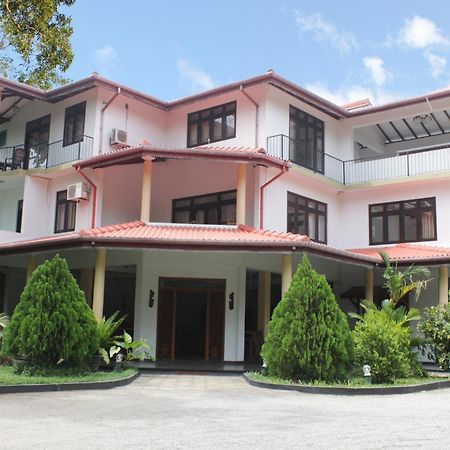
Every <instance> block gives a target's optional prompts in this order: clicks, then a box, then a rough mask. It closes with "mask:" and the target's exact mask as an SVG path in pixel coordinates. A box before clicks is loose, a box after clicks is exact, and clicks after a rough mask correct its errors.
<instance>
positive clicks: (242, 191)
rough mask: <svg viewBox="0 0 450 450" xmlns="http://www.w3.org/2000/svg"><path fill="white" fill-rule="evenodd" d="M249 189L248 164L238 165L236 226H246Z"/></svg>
mask: <svg viewBox="0 0 450 450" xmlns="http://www.w3.org/2000/svg"><path fill="white" fill-rule="evenodd" d="M246 188H247V164H238V172H237V195H236V224H237V225H242V224H245V199H246V195H247V194H246Z"/></svg>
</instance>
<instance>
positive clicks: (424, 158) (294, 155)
mask: <svg viewBox="0 0 450 450" xmlns="http://www.w3.org/2000/svg"><path fill="white" fill-rule="evenodd" d="M300 145H303V144H301V143H300V142H299V141H296V140H294V139H291V138H290V137H289V136H286V135H283V134H278V135H276V136H270V137H268V138H267V152H268V154H269V155H271V156H275V157H277V158H281V159H283V160H285V161H291V162H293V163H294V164H297V165H299V166H301V167H304V168H305V169H308V170H311V171H312V172H314V173H319V174H322V175H323V176H325V177H327V178H329V179H331V180H334V181H337V182H338V183H342V184H359V183H368V182H371V181H377V180H386V179H392V178H400V177H409V176H414V175H422V174H427V173H438V172H445V171H450V146H448V145H445V146H439V147H433V148H428V149H426V150H410V151H404V152H401V153H397V154H394V155H390V156H379V157H371V158H361V159H352V160H345V161H343V160H341V159H339V158H336V157H334V156H331V155H329V154H327V153H324V154H323V157H322V155H320V158H318V157H316V159H317V162H316V164H315V165H312V164H311V157H308V156H307V155H311V154H312V152H308V151H305V152H299V151H298V149H299V147H300Z"/></svg>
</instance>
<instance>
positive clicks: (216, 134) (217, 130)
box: [213, 117, 222, 141]
mask: <svg viewBox="0 0 450 450" xmlns="http://www.w3.org/2000/svg"><path fill="white" fill-rule="evenodd" d="M213 139H214V140H215V141H219V140H220V139H222V118H221V117H220V118H218V119H214V120H213Z"/></svg>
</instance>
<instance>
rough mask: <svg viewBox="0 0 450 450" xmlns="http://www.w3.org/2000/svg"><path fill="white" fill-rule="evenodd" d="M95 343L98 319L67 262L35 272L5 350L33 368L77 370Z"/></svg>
mask: <svg viewBox="0 0 450 450" xmlns="http://www.w3.org/2000/svg"><path fill="white" fill-rule="evenodd" d="M98 344H99V336H98V331H97V321H96V319H95V316H94V313H93V312H92V310H91V308H90V307H89V306H88V304H87V303H86V300H85V297H84V293H83V291H81V289H80V288H79V287H78V284H77V282H76V280H75V278H74V277H73V276H72V274H71V273H70V271H69V267H68V265H67V262H66V261H65V259H63V258H61V257H60V256H59V255H56V256H55V257H54V258H53V259H51V260H47V261H45V262H44V263H43V264H42V265H40V266H39V267H37V268H36V270H35V271H34V272H33V274H32V276H31V278H30V280H29V281H28V283H27V285H26V287H25V289H24V291H23V293H22V295H21V297H20V301H19V303H18V305H17V307H16V308H15V311H14V313H13V315H12V317H11V323H10V324H9V325H8V327H7V328H6V332H5V337H4V345H3V350H4V351H5V352H6V353H7V354H8V355H9V356H11V357H15V358H17V357H25V358H27V360H28V364H29V365H30V366H33V367H43V368H54V367H56V366H65V367H80V366H83V365H84V364H85V363H86V362H87V360H88V359H89V358H90V357H91V356H92V355H94V354H95V352H96V351H97V348H98Z"/></svg>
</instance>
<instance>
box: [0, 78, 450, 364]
mask: <svg viewBox="0 0 450 450" xmlns="http://www.w3.org/2000/svg"><path fill="white" fill-rule="evenodd" d="M0 87H1V93H2V97H1V102H0V147H1V148H0V169H3V170H2V171H0V206H1V207H0V311H1V310H2V309H3V310H4V311H6V312H8V313H11V312H12V311H13V309H14V306H15V305H16V304H17V302H18V299H19V296H20V293H21V291H22V290H23V287H24V285H25V283H26V279H27V277H29V276H30V274H31V272H32V270H33V269H34V267H35V266H36V264H39V263H40V262H42V261H43V260H45V259H46V258H49V257H51V256H52V255H54V254H55V253H59V254H61V255H62V256H64V257H65V258H66V259H67V260H68V262H69V265H70V268H71V270H72V271H73V273H74V275H75V276H76V277H77V279H78V280H79V283H80V286H81V287H82V289H83V290H84V292H85V293H86V297H87V300H88V302H89V303H91V304H92V305H93V309H94V311H95V313H96V314H97V315H99V316H100V315H110V314H112V313H113V312H114V311H116V310H120V311H122V312H123V313H126V314H127V315H128V316H127V323H126V326H127V327H128V328H129V329H130V330H131V331H132V332H133V334H134V336H135V337H142V338H146V339H147V340H148V341H149V342H150V343H151V345H152V347H153V349H154V352H155V356H156V358H157V359H159V360H163V359H198V360H224V361H243V360H244V359H247V360H249V359H252V358H254V357H255V355H256V354H257V353H258V346H259V345H260V342H261V339H262V336H263V334H264V332H265V328H266V325H267V322H268V320H269V317H270V313H271V310H272V309H273V307H274V306H275V305H276V303H277V301H278V300H279V299H280V296H281V293H282V292H284V291H285V290H286V289H287V287H288V286H289V282H290V277H291V274H292V271H293V270H295V267H296V265H297V264H298V262H299V261H300V258H301V256H302V255H303V254H305V253H306V254H308V255H309V256H310V259H311V261H312V264H313V266H314V267H315V268H316V269H317V270H318V271H319V272H321V273H324V274H325V275H326V277H327V279H328V280H329V282H330V283H331V284H332V287H333V290H334V292H335V294H336V296H337V298H338V300H339V302H340V305H341V307H342V308H343V309H344V310H346V311H349V310H357V309H358V308H359V303H360V300H361V299H362V298H364V297H366V298H372V299H374V300H375V301H378V300H381V299H382V298H384V295H385V293H383V290H382V288H381V286H382V277H381V274H382V271H383V267H382V264H381V259H380V257H379V255H378V252H379V251H380V250H384V251H387V252H388V254H389V255H390V256H391V258H392V259H393V260H396V261H398V263H399V264H400V265H402V264H406V265H409V264H411V263H412V262H417V263H420V264H423V265H428V266H430V269H431V272H432V276H433V282H432V283H431V284H430V287H429V288H428V289H427V291H426V292H425V294H423V296H422V297H421V299H420V301H419V304H418V305H414V306H419V307H421V308H422V307H425V306H428V305H434V304H437V303H438V302H440V303H445V302H447V292H448V269H447V265H448V263H449V261H450V227H449V226H448V224H449V215H450V208H449V206H448V205H449V202H450V148H449V141H450V134H449V133H450V115H449V113H450V90H446V91H441V92H435V93H433V94H430V95H428V96H421V97H416V98H411V99H407V100H404V101H400V102H395V103H391V104H386V105H382V106H372V105H370V104H369V103H368V102H367V101H363V102H359V103H355V104H352V105H347V106H346V107H340V106H337V105H334V104H332V103H330V102H328V101H326V100H324V99H322V98H320V97H318V96H316V95H314V94H312V93H311V92H308V91H306V90H304V89H302V88H300V87H298V86H296V85H295V84H293V83H292V82H290V81H288V80H285V79H283V78H281V77H280V76H278V75H276V74H275V73H273V72H268V73H266V74H264V75H261V76H257V77H254V78H251V79H248V80H244V81H241V82H238V83H233V84H229V85H225V86H222V87H219V88H216V89H213V90H210V91H207V92H204V93H201V94H198V95H194V96H191V97H186V98H182V99H180V100H176V101H172V102H165V101H161V100H158V99H156V98H154V97H151V96H149V95H146V94H143V93H140V92H137V91H135V90H133V89H130V88H128V87H125V86H120V85H118V84H117V83H114V82H112V81H109V80H106V79H104V78H102V77H100V76H98V75H96V74H95V75H92V76H90V77H88V78H86V79H83V80H80V81H77V82H74V83H72V84H69V85H66V86H63V87H60V88H57V89H54V90H52V91H49V92H43V91H41V90H39V89H35V88H31V87H29V86H25V85H22V84H19V83H16V82H12V81H9V80H6V79H0ZM268 230H270V231H268ZM412 302H413V299H410V304H412Z"/></svg>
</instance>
